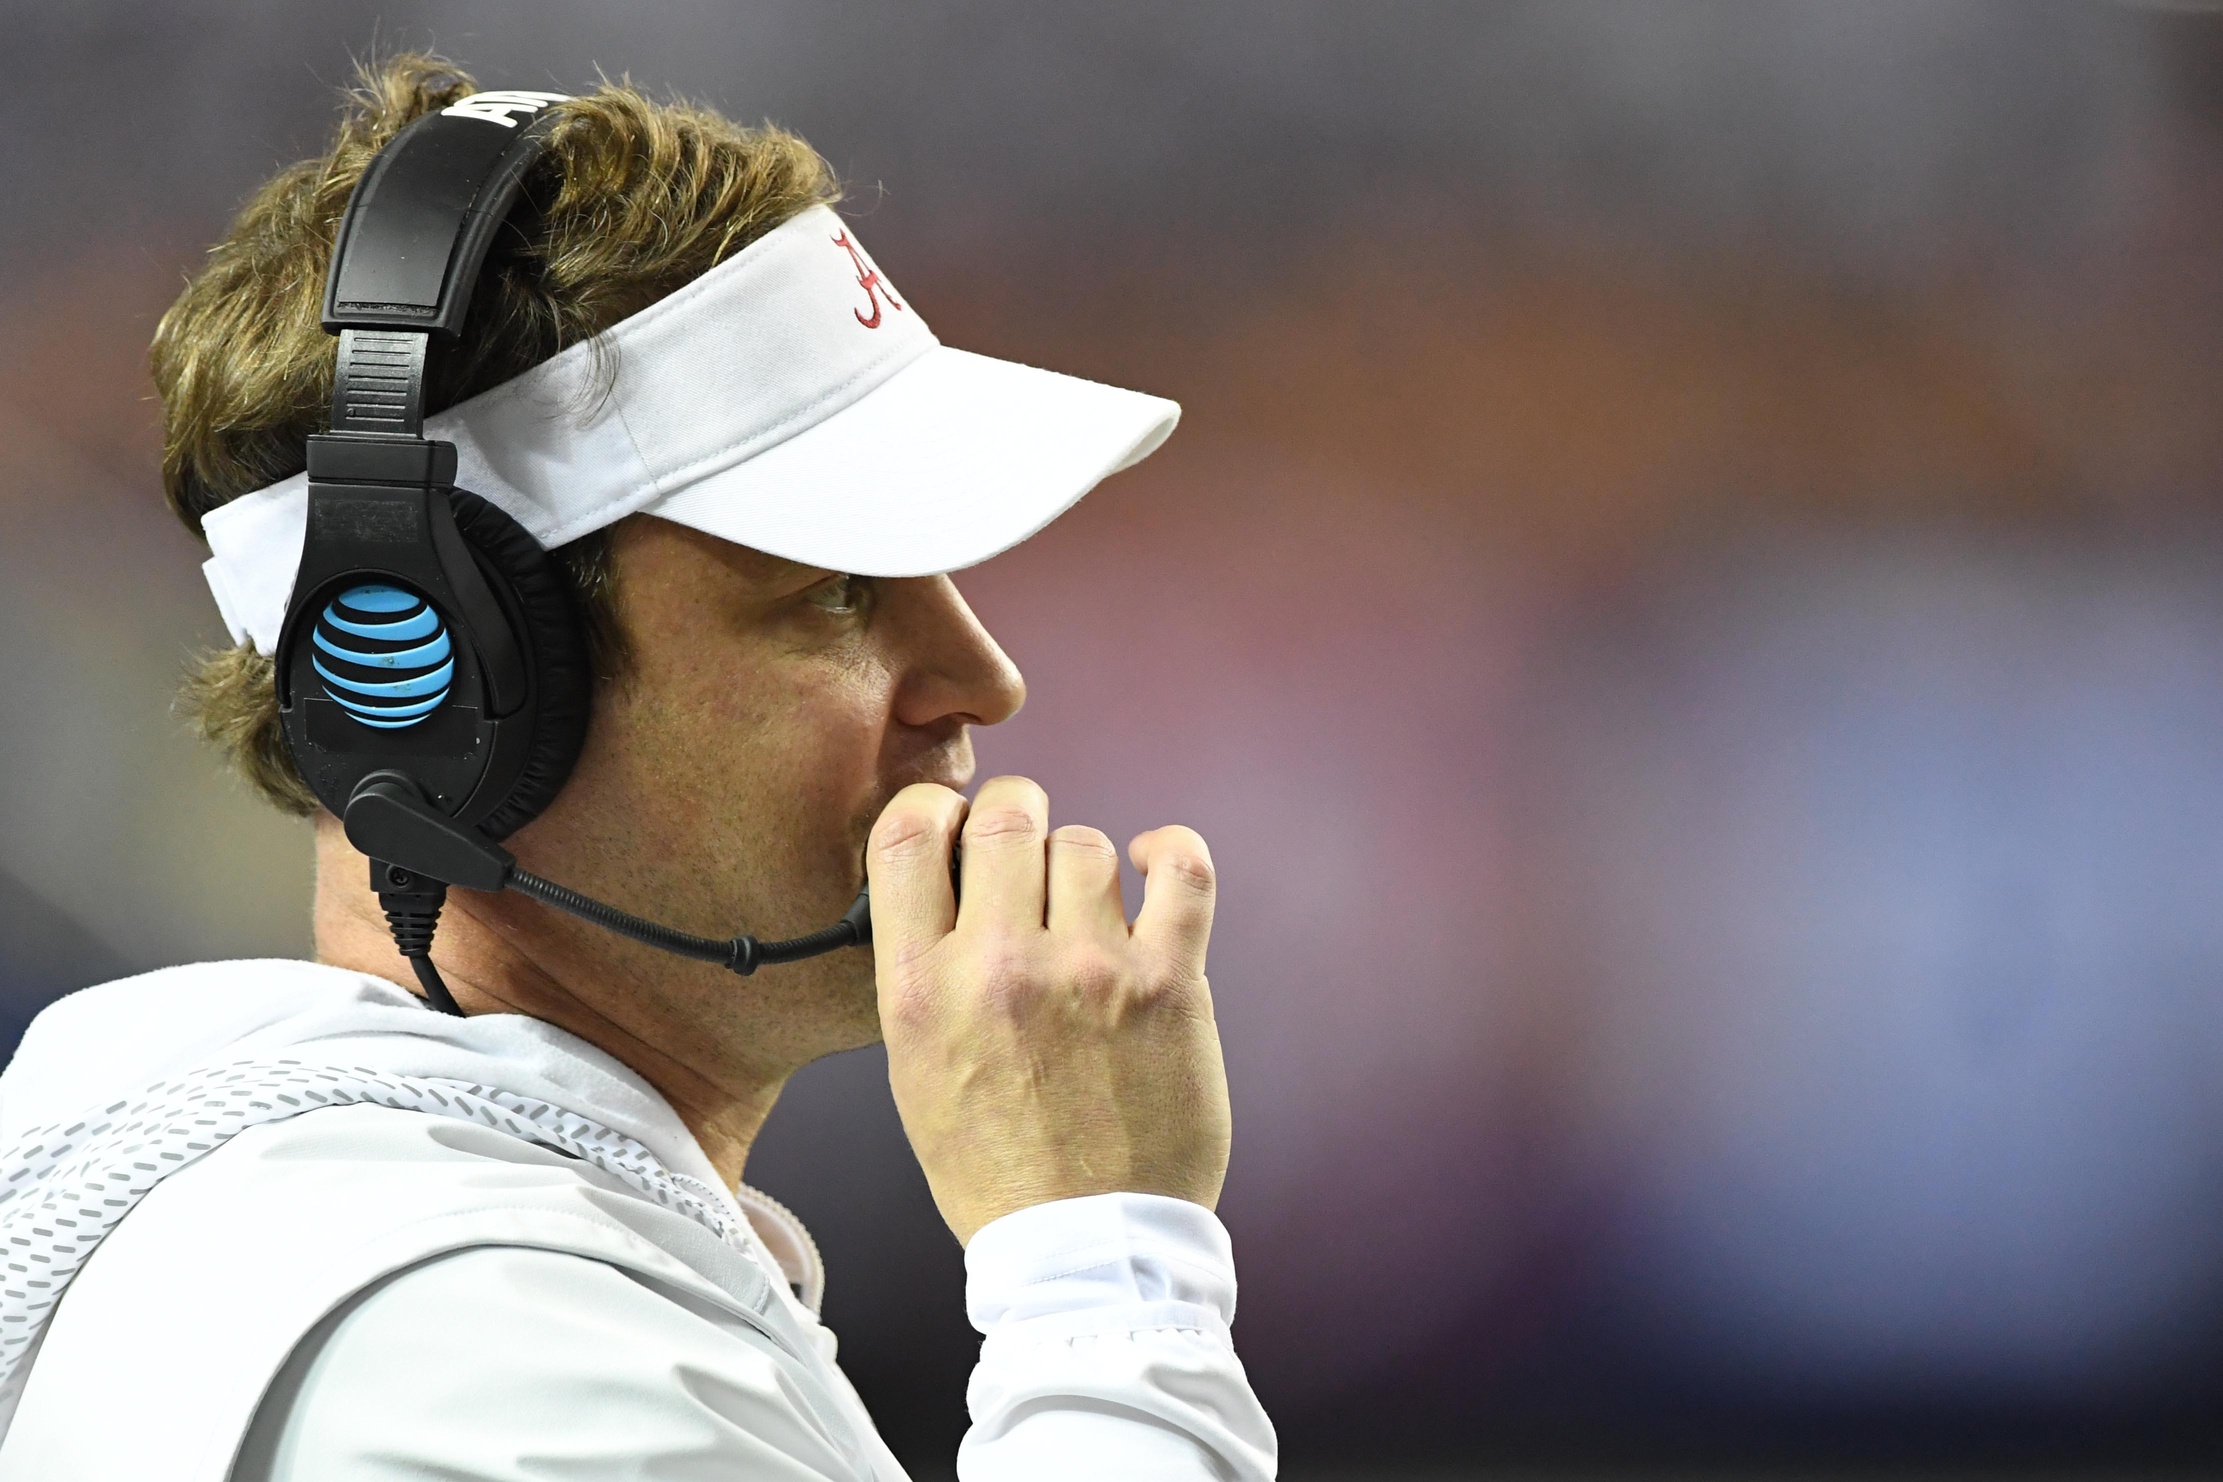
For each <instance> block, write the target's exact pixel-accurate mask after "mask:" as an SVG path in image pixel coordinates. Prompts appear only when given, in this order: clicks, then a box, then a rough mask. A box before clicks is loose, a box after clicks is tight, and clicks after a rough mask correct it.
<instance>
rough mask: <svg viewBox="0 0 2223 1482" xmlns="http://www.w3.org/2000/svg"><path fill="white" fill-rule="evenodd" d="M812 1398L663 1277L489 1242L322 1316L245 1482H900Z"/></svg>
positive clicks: (247, 1462)
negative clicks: (568, 1480)
mask: <svg viewBox="0 0 2223 1482" xmlns="http://www.w3.org/2000/svg"><path fill="white" fill-rule="evenodd" d="M812 1388H813V1386H811V1385H809V1384H808V1383H804V1382H798V1379H797V1376H796V1375H795V1374H794V1373H793V1372H792V1370H791V1368H790V1366H789V1365H788V1364H787V1363H785V1362H784V1361H783V1358H782V1356H781V1355H780V1354H779V1353H778V1352H777V1351H776V1350H774V1348H773V1347H772V1345H771V1344H769V1343H768V1342H766V1341H764V1340H763V1339H762V1338H761V1337H760V1336H759V1335H757V1334H756V1333H755V1332H754V1331H753V1330H751V1329H750V1328H748V1327H747V1326H746V1325H744V1324H742V1323H740V1322H737V1321H734V1320H732V1319H731V1317H730V1316H729V1315H728V1314H724V1313H721V1312H717V1311H715V1310H711V1309H708V1308H706V1307H700V1306H698V1305H696V1304H694V1303H692V1302H690V1301H689V1300H688V1299H686V1298H684V1297H683V1296H680V1295H677V1294H674V1293H672V1292H670V1291H667V1290H664V1289H662V1288H660V1287H658V1286H656V1285H655V1284H653V1283H651V1282H649V1281H648V1280H646V1279H645V1278H640V1277H636V1276H633V1275H631V1274H628V1273H627V1272H625V1271H622V1270H620V1269H618V1268H617V1267H614V1266H610V1265H606V1264H604V1263H603V1262H600V1261H595V1260H590V1259H588V1258H586V1257H584V1256H577V1255H571V1254H567V1253H564V1252H558V1251H546V1250H533V1249H525V1248H519V1247H513V1246H487V1247H478V1248H474V1249H470V1250H465V1251H462V1252H459V1253H457V1254H454V1255H449V1256H443V1257H441V1258H439V1259H437V1260H434V1261H430V1262H427V1263H426V1264H424V1265H421V1266H417V1267H414V1268H412V1269H410V1270H408V1271H405V1272H403V1273H402V1274H401V1275H399V1276H397V1277H394V1278H392V1279H391V1280H389V1281H387V1282H386V1283H384V1284H383V1285H381V1286H378V1287H375V1288H373V1289H371V1290H370V1291H369V1292H368V1293H366V1294H364V1295H363V1296H360V1297H358V1298H357V1299H356V1300H355V1301H354V1302H352V1303H350V1304H349V1305H348V1306H347V1307H345V1308H343V1309H341V1310H340V1311H339V1312H338V1313H336V1314H334V1315H333V1316H332V1317H330V1318H328V1319H326V1320H325V1322H324V1323H322V1324H320V1325H319V1326H318V1327H317V1329H315V1330H314V1331H313V1332H312V1333H311V1334H310V1335H309V1337H308V1338H307V1339H305V1340H304V1341H303V1342H302V1344H301V1345H300V1346H299V1347H298V1348H297V1349H296V1350H295V1351H294V1354H293V1357H292V1358H291V1359H290V1360H289V1361H288V1363H287V1364H286V1367H285V1369H284V1371H283V1372H282V1373H281V1374H280V1376H279V1378H278V1380H277V1382H276V1384H275V1385H274V1386H273V1387H272V1389H271V1390H270V1392H269V1393H268V1394H267V1395H266V1396H265V1398H264V1401H263V1404H262V1406H261V1408H260V1409H259V1410H258V1411H257V1413H256V1416H255V1420H254V1424H253V1425H252V1426H251V1427H250V1428H249V1430H248V1433H247V1437H246V1440H245V1442H244V1444H243V1445H242V1448H241V1451H240V1455H239V1459H238V1461H237V1463H236V1464H235V1466H234V1468H233V1471H232V1482H403V1479H405V1478H406V1479H411V1482H415V1479H421V1478H426V1477H442V1478H448V1479H451V1482H544V1479H546V1478H549V1477H554V1476H564V1477H596V1478H621V1477H643V1478H645V1477H666V1476H673V1477H676V1476H682V1475H684V1476H689V1477H717V1478H731V1479H733V1482H758V1479H765V1482H771V1479H777V1482H822V1479H841V1482H857V1479H860V1478H863V1477H878V1478H888V1479H900V1478H901V1477H902V1475H903V1473H902V1469H901V1468H900V1467H898V1466H897V1465H896V1463H895V1460H894V1458H893V1457H891V1456H889V1455H887V1452H886V1448H885V1447H884V1446H881V1445H880V1443H879V1439H878V1437H876V1436H871V1435H869V1434H867V1435H858V1434H856V1429H857V1428H856V1427H854V1426H852V1425H850V1424H849V1422H848V1421H847V1420H846V1419H845V1418H844V1417H841V1416H838V1415H834V1414H829V1413H821V1412H822V1410H823V1409H824V1408H825V1407H823V1406H822V1405H820V1404H814V1402H813V1400H812V1398H811V1395H810V1391H811V1389H812ZM824 1398H827V1397H821V1399H822V1400H823V1399H824ZM857 1419H858V1420H859V1421H861V1420H862V1417H861V1415H860V1416H858V1417H857ZM860 1443H861V1445H862V1447H863V1448H865V1450H864V1453H863V1454H861V1455H860V1453H859V1446H860Z"/></svg>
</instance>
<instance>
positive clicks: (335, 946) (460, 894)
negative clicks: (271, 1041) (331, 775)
mask: <svg viewBox="0 0 2223 1482" xmlns="http://www.w3.org/2000/svg"><path fill="white" fill-rule="evenodd" d="M315 925H316V960H317V961H319V962H322V963H327V964H329V965H331V966H333V967H343V968H348V969H350V970H352V971H355V972H361V973H368V974H370V975H372V976H374V977H380V978H385V979H387V980H388V981H389V982H392V983H396V984H398V985H400V986H401V987H403V988H405V989H407V990H408V991H409V992H411V993H414V994H418V996H420V997H421V996H422V993H421V990H420V989H419V988H418V985H417V981H416V975H415V974H414V973H413V972H411V971H410V968H409V965H408V963H407V962H405V961H404V960H403V958H402V956H401V954H400V953H399V952H397V951H396V950H395V948H394V942H393V937H392V936H391V935H390V934H389V933H388V931H387V928H386V920H385V917H384V916H383V915H382V914H381V913H380V911H379V908H378V897H377V896H376V895H375V894H374V893H373V892H372V891H371V889H370V884H369V880H368V867H367V865H366V864H365V861H364V859H363V856H362V855H360V854H358V853H356V851H355V850H354V848H353V847H352V846H351V845H349V844H348V842H347V839H346V837H345V836H344V835H343V834H341V832H340V830H339V825H338V823H337V822H336V821H335V820H333V819H330V818H320V819H319V820H318V826H317V889H316V922H315ZM594 931H595V929H594V928H592V927H583V926H581V925H580V924H579V923H576V922H571V921H569V920H567V919H566V918H563V917H559V916H555V915H554V913H552V912H548V911H546V910H545V909H544V908H541V907H539V906H536V905H534V904H533V903H531V902H528V901H524V900H522V899H521V898H518V897H515V896H512V895H507V894H505V895H499V896H489V895H482V894H480V893H478V892H476V891H467V890H451V891H449V893H448V902H447V906H446V908H445V909H444V910H443V911H442V912H441V916H440V931H439V938H438V941H437V944H436V946H435V947H434V953H435V957H436V960H437V961H438V963H439V966H440V976H441V977H442V978H443V979H444V980H445V981H446V983H447V985H448V990H449V991H450V992H451V993H452V994H454V996H455V1000H456V1003H457V1005H458V1006H459V1007H461V1008H462V1010H463V1011H464V1013H465V1014H524V1015H527V1016H529V1017H531V1018H535V1019H539V1020H542V1021H543V1022H545V1023H549V1024H553V1025H555V1026H556V1027H558V1028H559V1029H563V1030H566V1031H568V1032H569V1033H571V1034H575V1035H577V1036H578V1037H579V1038H580V1039H583V1040H585V1041H586V1042H587V1043H588V1044H591V1045H593V1046H594V1047H595V1048H597V1049H599V1050H601V1051H603V1052H604V1053H606V1054H608V1055H610V1056H611V1057H613V1058H614V1059H616V1060H618V1061H619V1062H621V1063H622V1064H624V1065H625V1066H626V1067H627V1068H629V1069H630V1070H632V1071H633V1072H634V1073H635V1074H637V1075H639V1076H640V1077H641V1078H642V1079H643V1080H645V1081H647V1082H648V1083H649V1084H650V1085H651V1086H653V1087H655V1089H656V1091H657V1092H658V1094H660V1095H661V1096H662V1097H663V1098H664V1099H665V1100H666V1101H667V1102H669V1103H671V1106H672V1109H673V1110H674V1111H676V1112H677V1113H678V1114H679V1117H680V1119H681V1120H682V1121H683V1122H685V1123H686V1125H687V1130H688V1131H689V1132H691V1133H693V1134H694V1137H695V1141H696V1142H697V1143H699V1144H700V1145H701V1147H702V1150H703V1152H704V1153H705V1154H706V1155H707V1156H708V1157H709V1159H710V1162H711V1165H712V1166H713V1167H715V1168H716V1169H717V1170H718V1174H719V1176H720V1177H721V1178H723V1179H724V1180H725V1182H726V1185H727V1187H729V1188H731V1187H734V1186H736V1185H738V1184H739V1183H740V1182H741V1174H742V1169H743V1168H744V1166H745V1165H746V1164H747V1162H748V1158H749V1149H750V1147H751V1145H752V1144H754V1142H755V1141H756V1135H757V1132H758V1131H759V1129H761V1128H762V1127H763V1125H764V1119H765V1118H766V1117H767V1116H769V1115H770V1114H771V1110H772V1104H773V1103H774V1102H775V1101H777V1100H778V1099H779V1094H780V1088H781V1087H782V1086H783V1085H785V1084H786V1081H787V1077H788V1076H789V1075H790V1074H791V1073H793V1071H794V1070H795V1069H796V1067H795V1066H793V1065H776V1064H762V1063H752V1061H751V1059H750V1057H747V1056H743V1055H737V1054H732V1053H721V1052H720V1049H721V1047H719V1046H717V1045H714V1044H711V1043H708V1042H704V1041H700V1040H698V1039H696V1038H695V1037H694V1036H692V1035H690V1034H689V1033H688V1032H687V1029H688V1025H687V1024H686V1023H685V1022H683V1021H684V1019H685V1017H686V1016H684V1015H680V1014H676V1013H674V1012H672V1009H673V1008H674V1007H676V1006H674V1005H670V1004H668V1003H667V1002H665V1001H664V998H663V995H661V994H659V992H658V991H657V987H658V980H659V979H660V978H662V977H666V976H669V975H671V972H672V969H671V968H669V967H668V966H666V965H665V964H663V963H661V962H658V961H657V960H655V959H654V958H653V957H646V959H645V960H644V956H645V954H647V953H648V951H649V949H645V948H637V947H636V945H635V944H632V943H626V942H621V941H618V940H617V939H614V938H611V939H607V940H602V939H597V937H596V936H595V935H590V934H592V933H594ZM626 949H633V950H626ZM675 1047H676V1048H675Z"/></svg>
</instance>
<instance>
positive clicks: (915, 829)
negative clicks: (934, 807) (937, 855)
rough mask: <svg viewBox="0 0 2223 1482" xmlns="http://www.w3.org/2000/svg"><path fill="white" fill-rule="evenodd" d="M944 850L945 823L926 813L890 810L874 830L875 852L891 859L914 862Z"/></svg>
mask: <svg viewBox="0 0 2223 1482" xmlns="http://www.w3.org/2000/svg"><path fill="white" fill-rule="evenodd" d="M940 847H942V825H941V820H940V819H938V818H937V817H935V816H934V815H933V814H932V813H929V812H927V811H926V810H924V809H911V808H890V809H889V810H888V811H887V812H885V813H883V814H881V815H880V821H879V822H877V823H875V824H874V825H873V826H872V849H873V852H874V853H875V854H879V855H881V856H883V857H885V858H888V859H895V860H902V859H911V858H914V857H916V856H918V855H921V854H925V853H927V852H928V851H930V850H933V849H938V848H940Z"/></svg>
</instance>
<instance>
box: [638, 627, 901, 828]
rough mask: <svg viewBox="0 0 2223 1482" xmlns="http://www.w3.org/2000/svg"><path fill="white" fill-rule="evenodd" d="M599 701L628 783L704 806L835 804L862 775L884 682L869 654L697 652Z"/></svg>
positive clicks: (870, 779)
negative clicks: (802, 656) (839, 660)
mask: <svg viewBox="0 0 2223 1482" xmlns="http://www.w3.org/2000/svg"><path fill="white" fill-rule="evenodd" d="M605 710H606V715H605V716H601V717H598V721H599V720H602V719H606V720H607V722H608V724H607V727H606V734H607V739H608V741H609V743H610V749H611V750H612V751H614V752H617V753H620V755H619V756H617V757H613V758H612V760H614V761H616V762H617V766H618V770H621V771H623V772H626V773H629V774H631V781H632V782H633V784H634V788H635V789H639V788H642V787H650V788H654V789H656V790H657V791H659V792H661V793H662V794H663V797H664V799H666V800H669V799H673V798H678V799H683V800H684V802H685V805H686V806H689V807H692V808H696V809H700V810H703V811H704V812H707V813H709V814H711V815H714V816H717V815H724V814H726V813H728V812H729V810H730V809H732V808H734V807H745V808H749V809H763V808H764V807H765V806H766V805H767V804H770V805H771V811H772V812H773V813H775V814H778V813H789V812H791V811H792V806H793V804H795V803H808V804H813V805H815V804H821V803H822V804H831V805H835V806H837V807H841V808H844V809H846V808H847V807H850V806H852V805H853V804H854V802H855V800H856V798H857V797H858V795H860V794H862V793H865V792H868V791H869V790H870V789H871V788H872V787H873V785H874V783H875V780H876V778H877V774H878V770H879V768H878V763H879V759H880V756H881V754H882V748H883V745H884V741H885V737H886V731H887V725H888V716H889V714H890V694H889V685H888V681H887V677H886V674H885V671H884V670H883V669H882V668H881V667H880V666H877V665H870V664H852V665H837V664H833V663H830V662H828V661H826V660H824V659H819V658H813V659H810V660H803V661H798V660H794V659H781V658H775V659H771V660H760V661H757V662H754V663H750V662H740V661H735V662H728V663H717V662H711V661H707V660H706V661H704V662H699V663H696V664H690V665H685V666H673V667H671V668H668V669H665V670H664V671H663V672H661V673H657V674H654V675H644V676H642V677H641V680H640V682H638V683H636V684H634V685H632V686H630V687H628V689H627V691H625V692H624V693H623V694H622V695H618V696H613V698H612V703H610V704H609V705H608V706H606V707H605ZM652 806H653V805H652Z"/></svg>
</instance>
